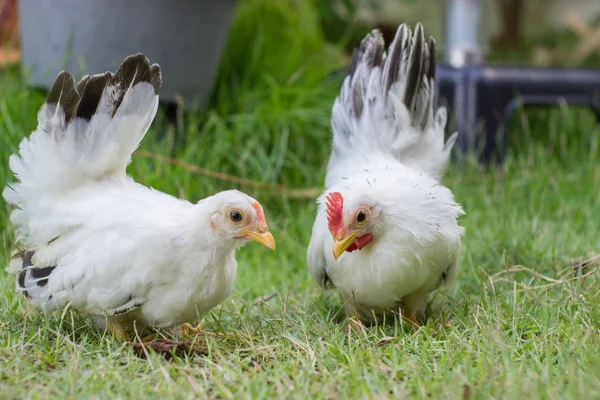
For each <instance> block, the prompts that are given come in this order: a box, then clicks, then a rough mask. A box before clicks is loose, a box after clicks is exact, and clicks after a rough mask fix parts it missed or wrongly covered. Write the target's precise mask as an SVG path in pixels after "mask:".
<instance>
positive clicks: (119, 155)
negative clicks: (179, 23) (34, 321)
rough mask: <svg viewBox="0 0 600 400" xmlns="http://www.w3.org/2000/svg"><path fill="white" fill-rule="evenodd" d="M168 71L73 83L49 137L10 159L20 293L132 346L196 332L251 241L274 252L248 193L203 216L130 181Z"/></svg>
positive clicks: (58, 91)
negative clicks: (146, 337)
mask: <svg viewBox="0 0 600 400" xmlns="http://www.w3.org/2000/svg"><path fill="white" fill-rule="evenodd" d="M161 84H162V78H161V72H160V67H159V66H158V65H157V64H154V65H150V64H149V62H148V59H147V58H146V57H145V56H144V55H142V54H137V55H132V56H129V57H127V58H126V59H125V60H124V61H123V63H122V64H121V66H120V67H119V69H118V71H117V72H116V73H115V74H114V75H113V74H112V73H110V72H106V73H104V74H98V75H93V76H85V77H83V78H82V79H81V81H80V82H79V83H78V84H77V88H75V81H74V80H73V77H72V76H71V75H70V74H69V73H68V72H66V71H63V72H61V73H60V74H59V75H58V77H57V78H56V81H55V82H54V85H53V86H52V89H51V90H50V92H49V94H48V98H47V100H46V103H45V104H44V105H43V107H42V109H41V110H40V112H39V114H38V127H37V129H36V130H35V131H34V132H33V133H32V134H31V136H30V137H29V138H25V139H23V141H22V142H21V144H20V147H19V152H18V154H14V155H12V156H11V158H10V168H11V170H12V171H13V172H14V174H15V177H16V178H17V182H15V183H13V184H11V185H10V186H8V187H7V188H6V189H5V190H4V193H3V194H4V198H5V199H6V201H7V202H8V203H9V204H11V205H13V206H15V209H14V210H13V211H12V213H11V221H12V223H13V225H14V226H15V228H16V233H17V240H18V250H17V251H16V252H15V254H14V257H13V259H12V261H11V263H10V266H9V268H8V270H9V271H11V272H13V273H15V274H17V275H18V278H17V289H18V290H20V291H21V292H22V293H23V294H24V295H25V296H26V297H27V298H28V300H29V302H30V303H31V304H32V305H33V306H35V307H36V308H39V309H41V310H43V311H46V312H51V311H54V310H62V309H64V308H65V307H66V306H68V305H69V306H70V307H71V308H72V309H74V310H77V311H79V312H81V313H84V314H88V315H91V316H92V317H93V320H94V321H95V325H97V326H98V327H99V328H102V329H104V328H108V329H109V330H110V331H111V332H112V333H113V334H115V335H116V336H119V337H121V338H124V339H127V338H128V337H130V336H129V333H130V332H132V331H133V330H134V329H137V330H139V331H140V332H141V331H142V330H144V329H145V328H161V327H172V326H176V325H180V324H184V326H186V327H188V328H190V329H192V331H193V328H192V327H191V325H189V324H187V323H189V322H192V321H194V320H196V319H197V317H198V315H201V314H203V313H205V312H207V311H208V310H210V309H211V308H213V307H215V306H217V305H218V304H220V303H222V302H223V301H224V300H225V299H227V297H228V296H229V294H230V293H231V291H232V288H233V285H234V281H235V278H236V272H237V263H236V260H235V257H234V256H235V252H236V249H238V248H239V247H240V246H242V245H243V244H244V243H245V242H246V241H248V240H255V241H257V242H259V243H262V244H263V245H265V246H267V247H269V248H271V249H274V248H275V242H274V239H273V236H272V235H271V233H270V232H269V230H268V228H267V223H266V220H265V216H264V214H263V210H262V207H261V206H260V204H259V203H258V202H257V201H256V200H255V199H253V198H252V197H250V196H247V195H246V194H244V193H241V192H239V191H236V190H230V191H225V192H221V193H217V194H215V195H214V196H211V197H208V198H205V199H203V200H201V201H199V202H198V203H197V204H192V203H190V202H188V201H185V200H180V199H177V198H175V197H173V196H170V195H168V194H165V193H162V192H159V191H156V190H154V189H152V188H148V187H145V186H142V185H140V184H138V183H136V182H134V181H133V179H131V178H130V177H129V176H128V175H127V174H126V172H125V169H126V166H127V164H128V163H129V162H130V160H131V154H132V153H133V151H134V150H135V149H136V148H137V147H138V145H139V143H140V141H141V140H142V138H143V137H144V135H145V134H146V131H147V130H148V128H149V126H150V124H151V123H152V120H153V119H154V117H155V115H156V112H157V108H158V91H159V89H160V86H161Z"/></svg>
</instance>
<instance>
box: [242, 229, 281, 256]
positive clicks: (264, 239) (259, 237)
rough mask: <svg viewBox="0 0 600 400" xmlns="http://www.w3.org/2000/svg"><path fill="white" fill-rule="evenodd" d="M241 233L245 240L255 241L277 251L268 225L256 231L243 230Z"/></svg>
mask: <svg viewBox="0 0 600 400" xmlns="http://www.w3.org/2000/svg"><path fill="white" fill-rule="evenodd" d="M240 233H241V234H242V235H243V236H242V238H243V239H246V240H254V241H256V242H258V243H260V244H262V245H263V246H265V247H268V248H270V249H271V250H275V238H274V237H273V235H272V234H271V232H269V229H268V228H267V225H266V224H265V225H264V226H259V227H258V228H256V229H242V230H241V231H240Z"/></svg>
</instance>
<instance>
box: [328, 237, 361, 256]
mask: <svg viewBox="0 0 600 400" xmlns="http://www.w3.org/2000/svg"><path fill="white" fill-rule="evenodd" d="M359 236H360V233H359V232H354V233H351V234H350V235H348V236H341V237H336V238H334V239H335V242H333V258H335V259H336V260H337V259H338V258H339V257H340V256H341V255H342V254H343V253H344V252H345V251H346V249H347V248H348V247H350V245H351V244H352V243H354V240H356V238H357V237H359Z"/></svg>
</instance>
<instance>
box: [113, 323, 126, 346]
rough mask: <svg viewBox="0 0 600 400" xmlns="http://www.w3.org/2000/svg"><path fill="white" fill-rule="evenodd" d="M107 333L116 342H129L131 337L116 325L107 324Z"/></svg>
mask: <svg viewBox="0 0 600 400" xmlns="http://www.w3.org/2000/svg"><path fill="white" fill-rule="evenodd" d="M108 331H109V332H110V334H111V335H112V337H114V338H115V339H117V340H120V341H123V342H131V335H129V333H128V332H127V331H126V330H125V329H123V328H121V327H120V326H119V325H117V324H111V323H109V324H108Z"/></svg>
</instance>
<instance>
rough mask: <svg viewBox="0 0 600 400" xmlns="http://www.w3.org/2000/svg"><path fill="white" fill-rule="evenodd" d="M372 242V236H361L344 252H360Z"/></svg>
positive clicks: (368, 234)
mask: <svg viewBox="0 0 600 400" xmlns="http://www.w3.org/2000/svg"><path fill="white" fill-rule="evenodd" d="M372 241H373V235H372V234H370V233H367V234H366V235H362V236H360V237H359V238H358V239H356V240H355V241H354V243H352V244H351V245H350V246H348V248H347V249H346V251H347V252H348V253H352V252H353V251H354V250H361V249H362V248H363V247H365V246H366V245H368V244H369V243H371V242H372Z"/></svg>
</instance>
